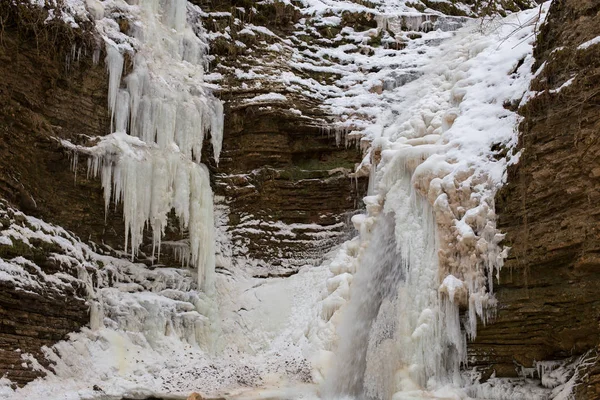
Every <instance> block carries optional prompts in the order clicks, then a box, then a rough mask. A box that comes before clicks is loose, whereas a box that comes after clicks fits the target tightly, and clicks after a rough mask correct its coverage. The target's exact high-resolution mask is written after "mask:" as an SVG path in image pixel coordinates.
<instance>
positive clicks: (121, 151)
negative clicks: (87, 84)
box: [77, 0, 223, 288]
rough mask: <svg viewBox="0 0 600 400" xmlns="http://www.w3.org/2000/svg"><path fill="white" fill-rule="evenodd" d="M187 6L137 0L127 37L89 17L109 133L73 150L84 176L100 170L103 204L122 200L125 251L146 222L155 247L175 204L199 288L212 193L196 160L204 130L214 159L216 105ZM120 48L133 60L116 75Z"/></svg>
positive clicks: (206, 268)
mask: <svg viewBox="0 0 600 400" xmlns="http://www.w3.org/2000/svg"><path fill="white" fill-rule="evenodd" d="M189 7H190V8H189V9H188V3H187V1H186V0H175V1H159V0H141V1H140V2H139V6H137V7H131V8H132V9H134V10H135V13H133V14H132V15H131V19H132V20H133V23H130V29H129V34H130V35H131V36H130V37H128V36H124V35H122V34H121V33H120V32H118V31H117V33H115V27H114V25H115V23H116V22H115V21H114V20H112V19H110V18H108V17H107V18H103V19H102V20H99V21H97V26H98V27H99V31H101V32H102V33H103V35H104V39H105V43H106V60H105V61H106V65H107V69H108V73H109V89H108V107H109V110H110V112H111V129H112V131H113V133H112V134H110V135H108V136H105V137H103V138H102V139H101V141H100V143H98V144H97V145H96V146H94V147H90V148H80V147H79V146H78V147H77V150H78V151H83V152H85V153H86V154H89V155H90V156H91V157H90V159H89V164H88V166H89V172H90V174H91V175H93V176H97V175H100V176H101V179H102V186H103V188H104V200H105V207H106V209H108V206H109V204H110V202H111V201H113V202H114V203H122V204H123V215H124V219H125V249H126V251H127V250H130V251H131V255H132V257H133V256H135V254H136V253H137V251H138V248H139V246H140V245H141V244H142V241H143V232H144V228H146V227H148V228H151V230H152V235H153V254H152V255H153V257H154V255H155V253H156V251H157V250H158V254H160V245H161V237H162V235H163V234H164V233H165V228H166V226H167V223H168V214H169V213H170V212H171V210H174V212H175V215H176V216H177V217H178V219H179V222H180V225H181V228H182V229H187V230H188V231H189V256H182V254H179V256H180V259H182V260H187V261H188V262H189V263H190V264H192V265H194V266H196V267H197V268H198V281H199V285H200V286H204V287H205V288H206V283H207V278H208V277H207V275H208V274H209V273H210V272H211V271H213V270H214V253H215V251H214V221H213V199H212V191H211V188H210V182H209V174H208V171H207V169H206V167H205V166H204V165H202V164H200V158H201V153H202V144H203V141H204V138H205V135H208V133H209V132H210V139H211V144H212V147H213V154H214V158H215V161H216V162H218V161H219V154H220V151H221V141H222V132H223V106H222V104H221V102H220V101H219V100H217V99H216V98H215V97H213V96H212V95H211V94H210V92H209V91H208V90H207V89H206V88H205V87H204V86H203V74H204V69H205V63H206V62H205V57H204V55H205V53H206V49H207V45H206V43H205V42H204V41H203V40H202V39H201V38H200V37H199V36H198V35H197V34H196V32H195V31H194V29H193V28H196V31H200V34H202V29H201V27H200V26H199V25H198V26H195V27H192V26H191V24H190V23H188V21H187V16H188V12H189V14H190V20H192V18H194V17H198V12H197V10H196V9H195V8H193V6H189ZM101 11H104V14H103V15H110V12H109V11H108V10H101ZM111 11H114V10H111ZM130 11H131V10H130ZM101 14H102V13H101ZM194 14H195V15H194ZM134 15H135V17H134ZM132 48H136V50H135V51H133V50H132ZM125 53H128V54H125ZM125 55H129V56H130V57H131V58H132V60H133V68H132V70H131V72H130V73H129V74H128V75H127V76H125V77H123V71H124V64H125V59H126V57H125ZM179 247H181V246H179ZM179 250H181V249H179ZM179 253H181V251H179Z"/></svg>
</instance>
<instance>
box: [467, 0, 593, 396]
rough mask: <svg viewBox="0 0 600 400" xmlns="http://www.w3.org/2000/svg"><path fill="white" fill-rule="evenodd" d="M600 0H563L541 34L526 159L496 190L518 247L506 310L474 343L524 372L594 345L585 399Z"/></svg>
mask: <svg viewBox="0 0 600 400" xmlns="http://www.w3.org/2000/svg"><path fill="white" fill-rule="evenodd" d="M599 11H600V4H599V3H598V2H595V1H583V2H582V1H572V0H557V1H554V2H553V3H552V6H551V8H550V11H549V15H548V18H547V21H546V23H545V24H543V25H542V26H541V27H540V29H539V33H538V40H537V45H536V48H535V53H534V54H535V57H536V64H535V66H534V69H535V70H537V71H539V72H538V74H537V77H536V78H535V79H534V81H533V82H532V86H531V90H532V92H533V93H532V95H531V96H532V97H531V99H530V100H529V102H528V103H527V104H526V105H525V106H524V107H522V108H521V109H520V111H519V112H520V113H521V115H522V116H523V117H524V119H523V122H522V123H521V126H520V140H519V148H520V150H521V157H520V160H519V163H518V164H517V165H515V166H513V167H511V168H510V169H509V177H508V184H507V185H506V187H505V188H504V189H503V190H502V191H501V192H500V193H499V195H498V196H497V198H496V207H497V212H498V214H499V217H500V219H499V225H498V226H499V227H500V229H501V230H502V231H504V232H506V234H507V236H506V244H507V245H508V246H510V247H511V248H512V250H511V251H510V253H509V258H508V260H507V261H506V264H505V267H504V268H503V269H502V271H501V273H500V279H499V283H498V286H496V287H497V296H498V301H499V306H498V315H497V318H496V320H495V322H494V323H492V324H491V325H488V326H486V327H480V330H479V333H478V336H477V340H476V341H475V342H474V343H471V344H470V346H469V352H470V353H469V354H470V356H471V357H472V358H473V359H474V360H475V361H474V364H475V365H484V366H485V367H486V368H487V371H488V373H491V372H492V370H493V371H495V372H496V375H497V376H516V375H517V374H518V373H522V367H525V368H532V367H534V366H535V363H536V362H539V361H549V360H554V361H557V360H564V359H568V358H570V357H577V356H580V355H582V354H586V353H588V357H587V361H588V364H589V363H591V365H588V366H587V367H586V368H589V370H584V371H580V372H579V373H578V386H577V389H576V391H577V395H576V398H578V399H592V398H597V397H598V396H600V384H599V383H600V381H599V377H598V364H597V363H598V360H597V354H598V353H597V352H598V345H599V343H600V341H599V339H600V337H599V334H600V326H599V321H600V299H599V297H598V285H599V284H600V281H599V280H600V274H599V268H600V256H599V254H600V234H599V229H600V210H599V209H598V201H599V199H600V181H599V177H600V172H599V171H600V170H599V167H598V166H599V160H600V158H599V157H600V143H599V142H598V132H599V131H600V112H599V111H600V108H599V107H600V103H599V100H600V97H599V96H600V91H599V90H598V83H599V82H600V81H599V79H598V78H599V76H600V75H599V73H600V53H599V52H600V47H599V46H590V47H588V48H586V47H585V46H582V45H583V44H584V43H586V42H587V41H589V40H591V39H594V38H595V37H598V35H600V13H599Z"/></svg>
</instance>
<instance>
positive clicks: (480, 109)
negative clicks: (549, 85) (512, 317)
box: [324, 10, 539, 398]
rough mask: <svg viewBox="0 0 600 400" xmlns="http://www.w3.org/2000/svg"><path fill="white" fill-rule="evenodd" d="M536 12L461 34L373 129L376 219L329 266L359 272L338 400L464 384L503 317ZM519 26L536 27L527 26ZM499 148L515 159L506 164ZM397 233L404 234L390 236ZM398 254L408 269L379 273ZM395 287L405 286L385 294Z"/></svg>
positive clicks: (331, 388) (368, 166)
mask: <svg viewBox="0 0 600 400" xmlns="http://www.w3.org/2000/svg"><path fill="white" fill-rule="evenodd" d="M538 11H539V10H535V11H529V12H524V13H522V14H521V15H519V16H518V17H515V16H513V17H509V20H507V21H503V22H501V23H497V24H494V27H493V28H491V29H494V30H495V31H494V33H493V34H490V33H489V32H487V33H486V34H483V32H481V31H479V32H477V31H474V30H473V28H472V27H466V28H463V29H461V30H459V31H458V32H457V34H456V36H455V37H454V38H453V39H449V40H447V41H445V42H443V43H442V44H440V45H439V49H440V50H441V51H440V53H437V54H436V53H433V55H432V56H431V60H430V64H429V65H428V66H426V67H424V68H422V71H423V72H424V74H423V75H422V76H421V77H418V78H417V79H416V80H414V81H412V82H408V83H406V84H405V85H404V86H401V87H398V88H396V89H394V90H393V91H392V92H391V93H390V94H388V96H387V99H386V100H387V102H388V105H387V106H385V109H384V110H382V112H381V113H379V115H380V116H379V118H378V119H377V122H376V124H375V126H373V127H371V128H368V129H367V130H365V133H364V135H365V136H364V138H363V141H365V140H366V141H368V142H370V143H371V145H370V150H369V154H368V156H367V157H365V160H364V161H363V164H362V165H361V166H360V167H359V171H360V170H361V169H363V168H364V169H365V170H367V171H370V184H369V194H370V196H368V197H367V198H365V203H366V206H367V214H366V215H364V216H361V217H355V218H354V219H353V222H354V223H355V225H356V226H357V229H358V230H359V232H360V244H359V247H358V248H355V250H353V253H354V254H353V255H351V256H350V257H349V258H350V260H349V261H350V262H352V263H353V264H354V265H353V266H352V267H346V268H342V269H340V268H339V265H338V263H337V262H334V263H332V265H331V270H332V272H334V274H336V275H337V276H336V279H339V277H342V276H346V275H344V274H346V273H348V272H349V271H351V270H356V271H357V272H356V274H355V275H354V277H353V280H352V286H351V287H350V302H349V304H348V305H344V304H345V303H344V301H339V299H338V301H336V302H335V307H336V308H338V309H339V313H340V314H341V319H342V323H341V324H339V328H338V336H339V338H338V350H337V353H336V355H335V356H334V357H333V361H332V364H331V367H330V368H331V371H332V372H331V373H330V374H329V376H328V377H327V379H326V383H325V387H324V388H325V389H324V390H325V392H326V393H328V394H329V395H330V396H334V395H350V396H358V397H360V396H367V397H368V398H404V397H403V396H411V395H413V396H417V397H418V396H423V395H427V394H426V393H425V392H426V391H428V393H430V395H435V392H436V390H440V388H443V387H446V386H448V385H450V386H451V387H454V388H460V387H461V386H462V387H464V377H463V376H462V375H461V372H460V371H461V366H465V365H466V364H467V357H466V354H467V353H466V343H467V338H474V337H475V335H476V333H477V324H478V321H481V322H483V323H484V324H485V323H486V321H487V320H488V319H489V318H490V317H492V316H493V314H494V306H495V298H494V295H493V279H494V278H495V277H496V275H497V273H498V271H499V270H500V268H501V267H502V264H503V260H504V258H505V257H506V250H507V249H506V248H503V247H502V245H501V244H500V242H501V240H502V239H503V235H502V234H501V233H500V232H498V230H497V229H496V226H495V220H496V216H495V213H494V195H495V193H496V191H497V190H498V188H499V187H501V186H502V184H503V182H504V180H505V179H506V178H505V174H506V167H507V165H508V164H509V163H511V162H515V160H516V159H517V155H514V157H515V158H511V157H513V154H512V153H511V148H512V147H513V146H514V145H515V144H516V133H515V132H516V126H517V124H518V121H519V118H518V116H517V115H516V114H515V113H513V112H511V111H509V110H507V109H505V108H504V106H503V105H504V104H505V103H507V102H519V101H520V99H521V98H522V97H523V96H524V95H525V93H526V92H527V87H528V83H529V81H530V79H531V73H530V72H529V71H530V69H531V65H532V63H533V59H532V57H531V48H532V40H533V35H532V34H531V33H532V31H533V29H534V21H536V18H537V15H538V14H537V13H538ZM510 18H521V21H527V22H525V23H524V24H519V28H518V29H517V30H515V29H514V28H513V27H509V24H510ZM527 38H530V40H529V41H527ZM426 51H428V49H427V50H425V52H426ZM519 60H523V66H522V67H521V68H519V69H518V70H515V66H516V65H518V63H519ZM494 147H500V148H505V149H506V150H507V154H508V155H507V156H506V157H496V155H495V153H494V151H493V150H492V149H493V148H494ZM390 224H391V225H392V226H393V230H394V232H395V233H394V234H393V235H390V234H382V229H383V228H382V227H384V226H390ZM388 230H389V229H388ZM384 231H387V230H385V229H384ZM390 248H395V249H396V250H395V251H396V252H397V256H396V257H395V260H396V261H395V262H397V263H398V264H399V265H398V266H397V267H396V268H397V269H398V271H399V272H397V273H394V274H389V273H384V274H380V273H379V271H381V270H382V269H385V268H388V267H387V264H389V263H388V262H386V258H385V257H384V256H383V255H384V254H389V253H390V252H392V253H393V251H391V250H390ZM347 250H348V249H344V250H343V251H347ZM373 253H375V254H379V257H373V256H371V254H373ZM346 262H348V261H346ZM365 270H366V271H367V272H365ZM400 271H401V272H400ZM378 276H379V278H378ZM396 276H397V277H396ZM390 279H391V280H392V281H393V282H396V283H395V288H394V289H393V290H383V289H382V288H385V287H386V285H388V284H389V283H390ZM330 296H331V297H332V298H338V297H339V296H337V295H336V292H335V290H333V291H331V294H330ZM346 299H347V298H346ZM328 302H329V300H328V299H326V300H325V303H328ZM374 302H376V303H378V304H375V303H374ZM370 304H373V306H372V307H370ZM371 308H372V309H371ZM460 310H465V311H466V312H465V313H464V317H461V316H460ZM336 314H338V310H336V309H333V310H330V311H329V312H328V313H327V315H326V316H325V317H326V318H338V319H339V318H340V317H339V316H336ZM344 318H346V319H345V321H346V322H344ZM357 321H360V323H358V322H357ZM352 349H354V350H352ZM356 349H361V350H360V351H357V350H356ZM363 352H366V353H363ZM464 395H465V394H464V393H463V394H462V395H461V396H464Z"/></svg>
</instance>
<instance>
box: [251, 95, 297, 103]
mask: <svg viewBox="0 0 600 400" xmlns="http://www.w3.org/2000/svg"><path fill="white" fill-rule="evenodd" d="M286 100H287V97H285V96H284V95H282V94H281V93H265V94H260V95H258V96H254V97H252V98H249V99H245V100H244V103H270V102H277V101H286Z"/></svg>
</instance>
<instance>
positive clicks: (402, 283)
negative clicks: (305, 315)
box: [325, 168, 466, 399]
mask: <svg viewBox="0 0 600 400" xmlns="http://www.w3.org/2000/svg"><path fill="white" fill-rule="evenodd" d="M395 174H399V176H395V177H394V178H393V179H394V181H395V182H396V183H395V184H394V185H393V186H392V188H391V189H390V190H389V192H388V193H387V200H386V202H385V205H384V206H383V209H382V210H381V211H380V212H377V211H375V214H378V215H377V217H376V219H375V223H374V224H375V226H374V228H372V232H370V235H369V237H370V241H369V243H368V244H367V246H366V248H365V250H364V254H362V255H361V256H360V258H359V268H358V272H357V274H356V275H355V278H354V280H353V287H352V296H351V301H350V303H349V305H348V309H347V310H346V311H345V313H346V314H345V317H344V319H343V322H342V324H341V326H340V327H339V330H338V333H339V337H340V339H339V340H340V343H339V347H338V351H337V357H338V358H337V360H336V362H335V363H334V366H333V373H332V375H331V376H329V377H328V381H327V382H326V384H325V385H326V387H325V391H326V392H327V393H328V394H329V396H331V397H332V398H336V396H340V395H350V396H355V397H357V398H363V397H366V398H369V399H371V398H372V399H388V398H392V396H393V394H394V393H395V392H397V391H403V392H410V391H413V390H420V389H421V388H424V387H426V386H427V385H428V383H431V382H428V380H429V379H430V378H431V377H435V379H438V380H442V381H444V382H438V383H455V384H458V383H459V380H460V376H459V368H460V364H461V362H464V361H465V357H466V341H465V338H464V335H463V333H462V332H461V327H460V321H459V320H458V313H457V311H458V309H457V307H458V306H457V305H454V303H453V302H452V301H449V300H447V299H443V298H442V296H441V295H440V293H439V291H438V287H439V284H437V281H438V269H439V262H438V259H437V248H438V244H437V229H436V223H435V217H434V212H433V208H432V207H431V206H430V205H429V204H428V203H427V201H426V200H424V199H423V198H422V197H421V196H420V195H419V194H418V193H416V192H415V190H414V189H413V185H412V183H411V174H410V172H409V171H408V170H407V169H405V168H400V171H395V172H394V175H395ZM373 197H376V196H373ZM374 208H377V206H374V205H371V210H373V209H374ZM371 212H372V213H373V211H371Z"/></svg>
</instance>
